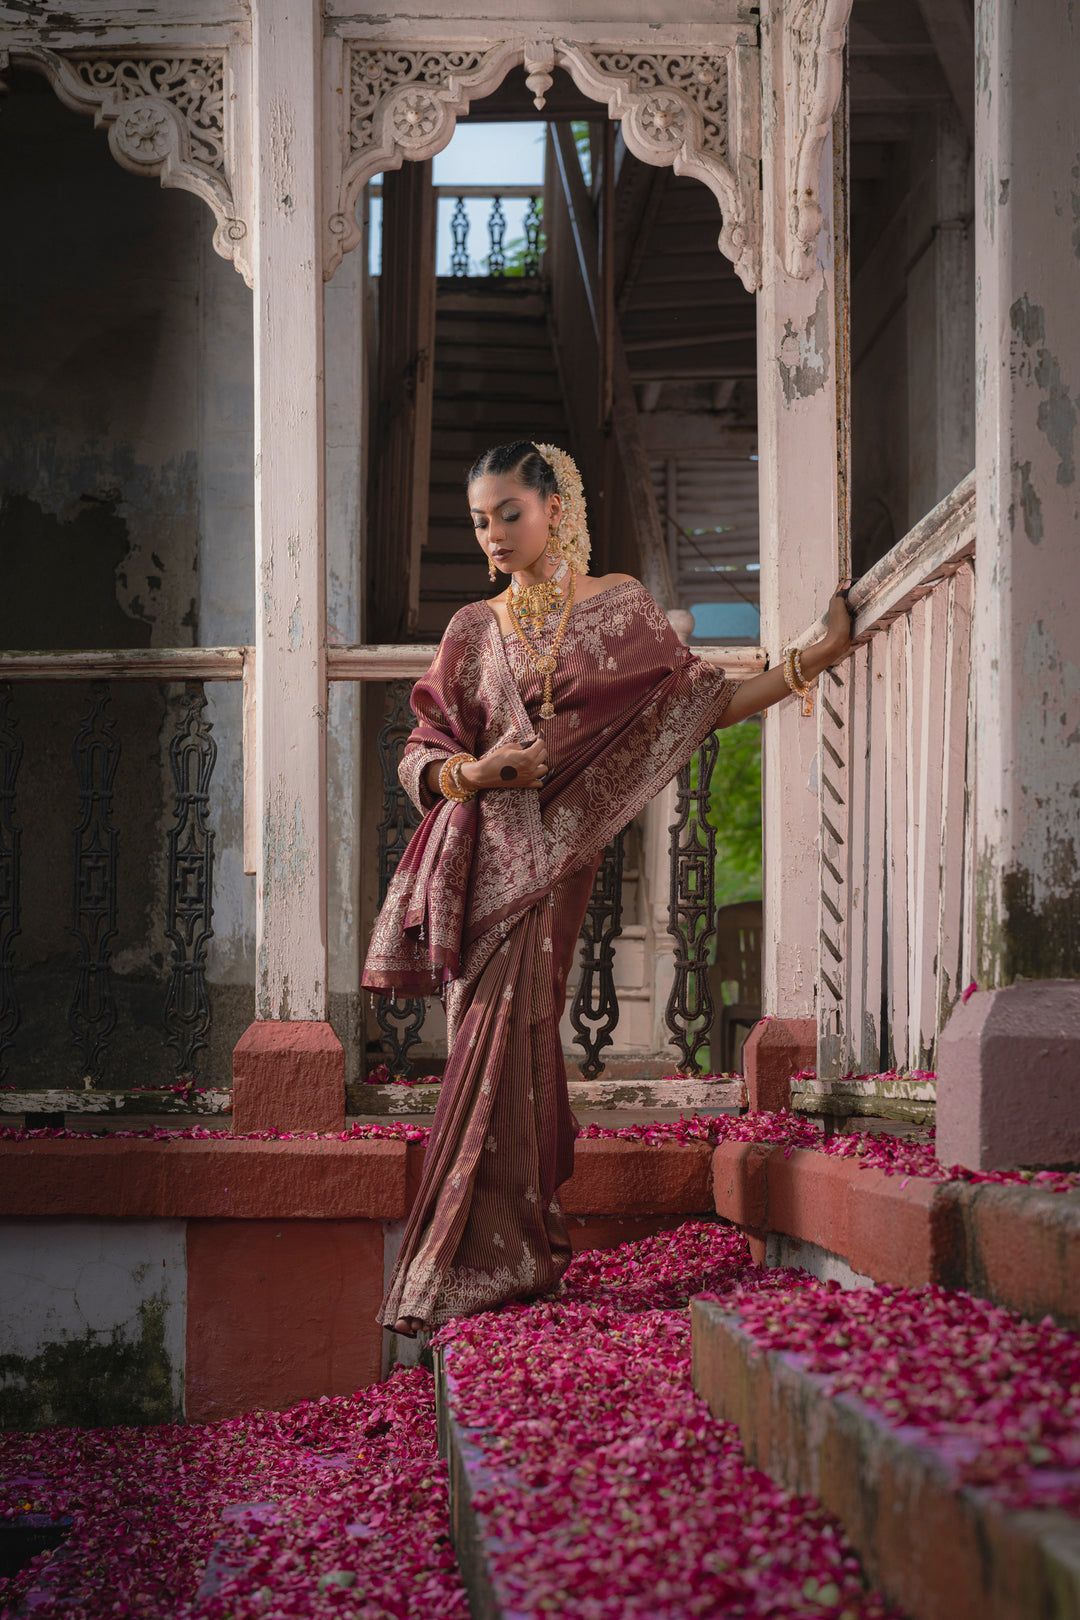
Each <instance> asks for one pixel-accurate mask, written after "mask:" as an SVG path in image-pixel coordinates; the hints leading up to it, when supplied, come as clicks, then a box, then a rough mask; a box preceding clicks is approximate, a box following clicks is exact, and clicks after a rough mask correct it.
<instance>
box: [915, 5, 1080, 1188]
mask: <svg viewBox="0 0 1080 1620" xmlns="http://www.w3.org/2000/svg"><path fill="white" fill-rule="evenodd" d="M1078 84H1080V13H1075V14H1074V11H1073V8H1072V7H1071V6H1067V5H1062V4H1061V3H1060V0H1025V3H1024V4H1022V5H1021V3H1020V0H979V5H978V9H977V16H976V71H975V86H976V107H975V171H976V179H975V196H976V209H975V218H976V278H977V279H976V360H975V374H976V411H977V426H976V501H977V514H978V530H977V534H978V538H977V542H976V554H975V571H976V605H975V617H974V621H973V624H972V659H973V661H974V665H975V671H976V689H977V699H976V701H977V773H976V833H975V848H976V863H977V876H976V895H975V902H976V927H977V942H976V943H977V962H978V968H977V973H978V985H979V992H978V994H975V995H972V996H971V997H970V998H969V1000H968V1001H967V1002H966V1003H965V1004H964V1005H963V1006H961V1007H959V1008H957V1010H956V1011H955V1012H954V1014H953V1016H952V1018H951V1019H950V1021H949V1025H948V1028H947V1029H946V1031H945V1033H944V1035H943V1036H942V1041H941V1055H940V1059H939V1067H940V1083H939V1097H938V1152H939V1156H940V1157H941V1159H942V1160H943V1162H945V1163H950V1162H959V1163H963V1164H966V1165H969V1166H972V1167H979V1168H991V1167H999V1166H1005V1165H1011V1164H1040V1163H1041V1164H1054V1163H1063V1162H1070V1161H1074V1160H1076V1159H1077V1158H1080V1085H1078V1084H1077V1073H1078V1072H1080V741H1078V739H1080V632H1078V629H1077V626H1078V625H1080V481H1078V477H1077V473H1078V468H1077V460H1078V457H1080V431H1078V428H1080V322H1078V320H1077V303H1078V298H1080V223H1078V221H1080V200H1078V199H1080V180H1078V159H1077V153H1078V152H1080V97H1078V95H1077V85H1078Z"/></svg>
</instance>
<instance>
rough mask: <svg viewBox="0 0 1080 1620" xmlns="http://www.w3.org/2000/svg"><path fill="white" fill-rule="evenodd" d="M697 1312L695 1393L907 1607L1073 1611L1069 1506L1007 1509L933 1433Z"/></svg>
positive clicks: (1006, 1613)
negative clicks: (830, 1388) (835, 1389)
mask: <svg viewBox="0 0 1080 1620" xmlns="http://www.w3.org/2000/svg"><path fill="white" fill-rule="evenodd" d="M691 1318H692V1323H693V1343H694V1388H695V1389H696V1390H697V1392H698V1394H699V1395H701V1396H703V1397H704V1399H705V1400H706V1401H707V1402H708V1404H709V1407H710V1409H711V1411H712V1412H713V1413H714V1415H715V1416H716V1417H718V1418H721V1419H723V1420H724V1421H726V1422H731V1423H735V1424H736V1425H737V1427H738V1429H739V1435H740V1438H741V1440H742V1444H743V1449H744V1450H745V1452H746V1455H747V1457H748V1459H749V1461H750V1462H752V1463H753V1464H755V1465H756V1466H757V1467H759V1468H762V1469H764V1470H765V1472H766V1473H768V1474H769V1475H770V1476H771V1477H772V1478H773V1479H774V1480H775V1481H776V1482H777V1483H778V1484H780V1485H783V1486H785V1487H786V1488H787V1489H788V1490H792V1491H797V1492H799V1493H800V1494H808V1495H811V1496H815V1497H817V1499H818V1500H819V1501H820V1502H821V1503H822V1505H823V1506H824V1507H825V1508H826V1509H827V1510H828V1511H829V1512H830V1513H833V1514H835V1515H836V1517H837V1518H838V1519H839V1520H840V1522H841V1524H842V1525H843V1527H844V1529H845V1531H846V1532H847V1535H848V1536H849V1538H850V1539H851V1541H852V1543H853V1545H854V1546H855V1548H856V1551H857V1552H858V1554H859V1556H860V1558H861V1560H862V1563H863V1567H864V1568H865V1570H866V1573H867V1576H868V1577H869V1579H870V1581H871V1582H872V1583H873V1584H874V1585H876V1586H880V1587H881V1588H882V1590H883V1591H884V1592H885V1593H886V1594H887V1595H888V1596H889V1597H890V1598H891V1599H892V1601H893V1602H894V1603H897V1604H898V1605H899V1606H900V1607H901V1608H902V1609H903V1610H904V1611H905V1612H906V1613H907V1614H908V1615H910V1616H911V1620H1031V1617H1032V1616H1034V1615H1046V1616H1051V1615H1052V1616H1054V1617H1055V1620H1078V1617H1080V1524H1078V1523H1077V1522H1076V1520H1075V1519H1072V1518H1070V1517H1069V1516H1068V1515H1066V1514H1064V1513H1060V1512H1056V1511H1042V1512H1026V1513H1013V1512H1007V1511H1005V1510H1004V1509H1002V1508H1000V1507H998V1506H997V1504H996V1503H995V1502H993V1501H992V1500H991V1498H990V1497H989V1496H988V1495H987V1493H986V1492H984V1491H982V1490H979V1489H978V1488H975V1487H971V1486H963V1485H961V1484H960V1483H959V1480H958V1479H957V1475H956V1468H955V1464H953V1463H951V1462H950V1461H949V1459H948V1458H947V1456H946V1455H945V1453H944V1452H943V1451H942V1450H939V1449H938V1448H937V1447H936V1446H935V1445H934V1444H933V1442H932V1441H931V1439H930V1438H929V1437H928V1436H923V1435H921V1434H920V1431H918V1430H916V1429H913V1428H911V1427H905V1428H896V1427H893V1426H892V1425H890V1424H889V1423H887V1422H886V1421H885V1419H884V1418H883V1417H882V1416H881V1415H880V1414H879V1413H877V1412H875V1411H873V1410H872V1409H871V1408H870V1407H869V1406H867V1405H866V1404H865V1402H863V1401H860V1400H858V1399H856V1398H855V1397H854V1396H851V1395H847V1394H844V1395H837V1396H830V1395H828V1394H827V1393H826V1384H825V1380H824V1379H823V1378H820V1377H818V1376H816V1375H815V1374H813V1373H809V1372H807V1371H806V1370H805V1368H803V1367H802V1366H801V1365H800V1364H799V1359H798V1358H797V1357H795V1356H790V1355H785V1354H783V1353H779V1352H776V1351H767V1352H762V1350H761V1349H760V1347H759V1346H758V1345H757V1344H756V1343H755V1342H754V1340H753V1339H752V1338H751V1337H750V1335H749V1334H748V1333H746V1332H745V1331H744V1329H743V1328H742V1326H741V1325H740V1323H739V1320H738V1318H737V1316H734V1315H731V1314H729V1313H727V1312H725V1311H724V1310H723V1309H722V1308H721V1307H720V1306H717V1305H713V1304H710V1303H708V1302H706V1301H703V1300H694V1301H693V1302H692V1303H691Z"/></svg>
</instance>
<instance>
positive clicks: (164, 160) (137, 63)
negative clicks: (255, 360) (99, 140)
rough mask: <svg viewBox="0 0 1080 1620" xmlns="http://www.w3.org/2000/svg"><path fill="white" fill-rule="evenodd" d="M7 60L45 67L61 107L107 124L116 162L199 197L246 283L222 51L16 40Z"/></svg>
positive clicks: (3, 57)
mask: <svg viewBox="0 0 1080 1620" xmlns="http://www.w3.org/2000/svg"><path fill="white" fill-rule="evenodd" d="M9 62H10V64H11V65H12V66H15V67H23V68H30V69H32V70H33V71H34V72H37V73H41V74H43V75H44V77H45V78H46V79H48V81H49V83H50V84H51V85H52V87H53V89H54V90H55V92H56V94H57V96H58V97H59V98H60V100H61V101H62V102H63V103H64V105H65V106H66V107H70V108H71V109H72V111H73V112H79V113H87V114H89V115H90V116H91V117H92V118H93V120H94V126H95V128H97V129H104V130H107V132H108V139H109V149H110V151H111V152H112V155H113V157H114V158H115V159H116V161H117V162H118V163H119V164H120V166H121V168H124V169H127V170H129V171H130V173H132V174H143V175H157V176H159V177H160V180H161V184H162V185H163V186H177V187H179V188H180V189H181V190H183V191H190V192H193V193H194V195H195V196H196V197H201V198H202V200H203V202H205V203H206V204H207V206H208V207H209V208H210V210H211V212H212V213H213V215H214V221H215V224H214V248H215V250H216V252H218V253H219V254H220V255H221V257H222V258H223V259H229V260H232V261H233V262H234V263H235V265H236V268H237V269H238V270H239V271H240V273H241V275H242V276H243V277H244V280H245V281H246V282H247V284H248V286H249V287H250V286H251V284H252V277H251V269H250V265H249V263H248V262H247V258H246V255H245V252H244V248H245V246H246V238H247V234H248V233H247V226H246V225H245V224H244V221H243V220H242V219H241V218H239V217H238V210H237V208H236V205H235V200H234V186H233V173H232V159H233V154H232V152H231V150H230V147H231V145H232V143H231V142H230V141H229V139H228V138H227V123H228V120H227V115H226V105H227V81H228V75H229V65H228V59H227V53H226V52H225V51H222V50H210V49H196V50H192V51H191V52H190V54H187V53H185V54H183V55H177V54H172V53H151V52H149V51H147V53H146V54H145V55H139V56H132V55H131V54H129V53H128V54H124V55H123V56H109V55H106V54H104V53H95V54H94V55H92V56H90V55H87V54H85V53H75V52H71V53H69V52H64V53H61V52H58V51H51V50H48V49H46V48H45V47H44V46H39V45H20V46H18V47H13V48H12V49H11V50H10V52H8V51H5V52H2V53H0V71H3V70H4V69H6V68H7V66H8V64H9Z"/></svg>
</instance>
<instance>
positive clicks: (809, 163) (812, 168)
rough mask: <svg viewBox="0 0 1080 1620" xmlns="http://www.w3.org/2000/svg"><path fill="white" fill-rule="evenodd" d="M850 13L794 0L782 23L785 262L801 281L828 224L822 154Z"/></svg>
mask: <svg viewBox="0 0 1080 1620" xmlns="http://www.w3.org/2000/svg"><path fill="white" fill-rule="evenodd" d="M850 14H851V0H795V4H794V5H792V7H791V9H790V11H789V13H788V15H787V17H786V19H785V23H784V129H785V146H784V153H785V162H784V177H785V182H786V185H787V231H786V240H785V243H784V261H785V267H786V269H787V271H788V273H789V275H792V276H797V277H799V279H800V280H805V279H806V278H807V277H808V276H811V275H812V274H813V272H814V266H815V263H816V253H815V249H816V247H817V239H818V235H819V233H820V231H821V227H822V224H823V223H824V214H823V212H822V208H821V201H820V198H819V195H818V187H819V184H820V180H821V154H822V150H823V148H824V145H825V140H826V137H827V136H828V134H829V131H830V129H831V128H832V118H833V113H834V112H835V111H836V108H837V105H838V103H839V101H840V94H841V91H842V90H843V87H844V42H845V40H846V38H847V25H848V17H849V16H850Z"/></svg>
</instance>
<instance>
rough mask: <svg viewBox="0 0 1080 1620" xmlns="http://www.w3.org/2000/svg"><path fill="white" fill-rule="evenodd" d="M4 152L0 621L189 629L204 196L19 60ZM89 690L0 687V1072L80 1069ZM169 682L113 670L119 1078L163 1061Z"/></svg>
mask: <svg viewBox="0 0 1080 1620" xmlns="http://www.w3.org/2000/svg"><path fill="white" fill-rule="evenodd" d="M0 165H2V171H3V175H4V182H3V183H4V205H5V216H6V218H7V219H8V220H9V222H11V223H12V225H13V226H14V227H15V230H14V233H13V237H12V239H11V240H13V242H14V243H15V244H16V251H15V252H13V253H9V255H8V262H7V265H6V286H5V292H6V305H7V311H8V319H7V320H6V321H5V334H4V350H3V360H2V371H3V376H2V383H0V387H2V408H0V424H2V425H0V479H2V500H3V506H2V509H0V512H2V515H0V545H2V546H3V552H4V559H5V587H6V588H5V591H4V593H3V598H2V601H0V642H2V643H3V644H4V645H6V646H8V647H13V648H28V647H42V646H44V647H67V648H72V647H80V646H82V647H110V646H112V647H131V646H150V645H157V646H185V645H191V644H192V643H194V642H195V641H197V639H198V635H199V622H198V621H199V610H200V600H199V573H198V565H199V528H200V509H199V505H200V490H199V480H198V442H199V413H198V395H199V388H200V383H201V381H202V380H203V379H202V377H201V372H202V370H203V368H202V367H201V366H200V346H199V337H200V311H201V308H202V305H203V302H204V287H203V258H202V251H201V244H202V236H203V234H204V231H203V229H202V227H203V225H204V221H203V219H202V217H201V214H202V206H201V204H199V203H198V202H196V200H195V199H194V198H192V197H189V196H187V195H185V194H183V193H179V192H162V191H160V190H159V189H158V188H157V187H156V186H153V185H149V184H147V183H146V181H144V180H140V179H138V178H136V177H135V176H133V175H130V174H127V173H125V172H124V171H123V170H122V169H120V168H119V167H118V166H117V165H116V164H115V163H114V162H113V160H112V158H111V157H110V155H109V153H108V149H107V146H106V145H105V142H104V140H103V139H102V137H101V136H100V135H99V134H97V133H96V132H95V131H94V129H93V126H92V124H91V123H90V121H89V120H86V119H83V118H81V117H79V116H77V115H76V114H74V113H72V112H69V111H68V110H67V109H65V108H64V107H62V106H61V105H60V103H59V102H58V101H57V100H56V98H55V96H54V95H53V93H52V91H51V89H50V88H49V87H48V85H47V84H46V83H45V82H44V81H43V80H40V79H37V78H35V77H33V76H31V75H25V74H16V75H13V78H12V85H11V92H10V94H9V95H8V96H7V97H6V104H5V118H4V120H3V124H2V127H0ZM222 268H223V271H225V273H231V272H228V271H227V269H226V267H224V266H223V267H222ZM88 697H89V688H88V687H83V686H79V687H63V688H61V687H53V688H48V687H35V688H29V687H20V688H19V689H18V690H17V692H16V694H15V698H14V711H15V714H16V715H17V717H18V720H19V724H20V728H21V732H22V736H23V740H24V744H25V753H24V760H23V767H22V772H21V776H20V781H19V793H18V813H19V819H20V821H21V823H22V826H23V874H22V876H23V882H22V907H23V913H22V937H21V938H20V939H19V940H18V941H17V944H16V957H15V960H16V971H17V977H18V989H19V995H20V1000H21V1001H22V1003H23V1006H24V1018H23V1026H22V1030H21V1032H20V1038H19V1044H18V1045H17V1047H16V1050H15V1052H14V1053H13V1054H12V1057H11V1060H10V1069H9V1078H11V1079H15V1078H19V1079H21V1080H23V1081H24V1082H25V1081H30V1082H34V1081H37V1082H43V1081H49V1082H51V1083H53V1084H57V1083H60V1084H63V1083H69V1084H70V1083H72V1082H75V1083H78V1080H79V1078H80V1072H79V1071H80V1063H79V1059H78V1057H77V1054H76V1053H75V1051H74V1049H73V1047H72V1045H71V1042H70V1038H69V1035H68V1031H67V1027H66V1018H65V1014H66V1010H67V1005H68V1002H69V1000H70V998H71V995H72V991H73V989H74V966H75V960H76V951H75V945H74V941H73V940H72V938H71V935H70V920H71V906H72V899H71V875H70V851H71V839H72V829H73V827H74V825H75V821H76V819H77V816H76V804H77V799H76V786H75V776H74V770H73V766H72V761H71V744H72V740H73V737H74V734H75V730H76V728H77V725H78V724H79V721H80V719H81V717H82V716H83V714H84V713H85V712H86V708H87V700H88ZM168 703H169V695H168V693H167V692H166V690H165V689H163V688H160V687H156V686H145V687H143V686H140V687H138V688H127V689H123V690H121V689H120V688H119V687H116V688H114V690H113V700H112V711H113V714H114V716H115V718H116V721H117V726H118V730H119V732H120V735H121V740H122V755H121V763H120V767H119V772H118V776H117V781H116V794H115V817H114V820H115V824H116V825H117V827H118V829H119V862H120V896H119V919H118V921H119V933H118V936H117V939H116V941H115V944H114V951H115V957H114V983H115V988H116V995H117V1002H118V1009H119V1015H120V1016H119V1027H118V1034H117V1039H116V1041H115V1043H114V1047H113V1058H114V1060H115V1064H116V1066H117V1070H118V1075H119V1073H120V1071H122V1079H123V1083H125V1084H126V1083H140V1082H141V1083H144V1084H145V1083H148V1082H150V1083H152V1082H153V1081H154V1080H158V1079H160V1078H162V1077H163V1076H164V1074H165V1073H167V1068H166V1064H167V1055H166V1053H165V1052H164V1050H163V1048H162V1044H161V1035H160V1025H159V1023H158V1019H159V1016H160V999H161V991H162V990H163V986H164V978H163V973H162V968H163V962H164V960H165V952H166V942H165V940H164V938H163V935H162V932H161V925H162V917H163V879H164V872H163V863H162V845H163V827H164V825H166V824H167V805H166V792H167V784H166V771H167V758H166V755H165V752H164V750H165V748H166V747H167V741H168V735H169V716H168ZM227 751H228V750H227V748H226V749H224V750H223V752H224V753H226V754H227Z"/></svg>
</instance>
